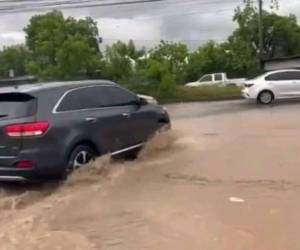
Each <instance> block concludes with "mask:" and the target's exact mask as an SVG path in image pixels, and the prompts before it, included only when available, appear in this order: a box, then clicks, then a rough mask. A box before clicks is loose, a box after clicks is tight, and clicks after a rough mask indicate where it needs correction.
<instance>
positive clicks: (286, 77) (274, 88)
mask: <svg viewBox="0 0 300 250" xmlns="http://www.w3.org/2000/svg"><path fill="white" fill-rule="evenodd" d="M242 94H243V96H244V97H245V98H247V99H253V100H257V101H258V102H259V103H261V104H270V103H272V102H273V101H274V100H276V99H287V98H300V70H297V69H286V70H277V71H271V72H268V73H265V74H263V75H260V76H258V77H256V78H254V79H252V80H248V81H246V82H245V85H244V88H243V90H242Z"/></svg>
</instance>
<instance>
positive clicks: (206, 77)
mask: <svg viewBox="0 0 300 250" xmlns="http://www.w3.org/2000/svg"><path fill="white" fill-rule="evenodd" d="M211 81H212V75H205V76H203V77H202V78H201V79H200V82H211Z"/></svg>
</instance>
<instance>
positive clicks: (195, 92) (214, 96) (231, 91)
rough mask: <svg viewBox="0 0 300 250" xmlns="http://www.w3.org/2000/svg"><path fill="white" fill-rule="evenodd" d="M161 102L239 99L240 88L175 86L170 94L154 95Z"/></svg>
mask: <svg viewBox="0 0 300 250" xmlns="http://www.w3.org/2000/svg"><path fill="white" fill-rule="evenodd" d="M156 97H157V99H158V100H159V101H160V102H162V103H176V102H199V101H221V100H234V99H240V98H242V97H241V89H240V88H239V87H236V86H226V87H224V86H202V87H195V88H187V87H183V86H180V87H177V88H176V89H175V90H174V92H173V94H172V95H169V96H156Z"/></svg>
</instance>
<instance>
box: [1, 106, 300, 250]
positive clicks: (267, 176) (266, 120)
mask: <svg viewBox="0 0 300 250" xmlns="http://www.w3.org/2000/svg"><path fill="white" fill-rule="evenodd" d="M218 105H220V106H222V105H221V104H218ZM192 106H193V107H192ZM192 106H187V107H185V106H183V107H182V106H179V110H180V112H181V115H183V114H184V115H185V116H184V119H178V120H176V121H175V122H174V127H175V131H172V132H169V133H166V134H162V135H160V136H159V137H156V138H154V139H153V141H152V142H151V143H150V144H149V145H148V146H147V147H146V149H145V151H144V152H143V153H142V154H141V157H140V158H139V159H138V160H136V161H133V162H120V161H119V162H116V161H111V159H110V158H109V157H103V158H101V159H99V160H98V161H97V162H96V163H95V164H93V165H91V166H89V167H86V168H83V169H81V170H80V171H77V172H75V173H74V175H73V176H71V177H70V179H69V180H68V181H67V182H65V183H52V184H46V185H43V186H36V185H33V186H26V187H24V186H15V185H6V186H5V187H3V188H2V190H1V192H0V249H1V250H6V249H7V250H15V249H16V250H20V249H25V250H27V249H28V250H29V249H30V250H33V249H41V250H48V249H49V250H50V249H51V250H53V249H54V250H55V249H63V250H71V249H72V250H73V249H78V250H89V249H97V250H102V249H104V250H140V249H154V250H164V249H172V250H182V249H188V250H199V249H200V250H202V249H203V250H298V249H300V241H299V239H298V238H299V237H298V230H299V228H300V219H299V209H300V199H299V196H300V177H299V176H300V169H299V165H300V154H299V148H300V140H299V138H300V130H299V124H300V116H298V115H297V114H298V110H299V109H298V106H289V105H286V106H281V107H278V108H268V109H251V110H247V111H243V112H239V113H235V112H233V113H230V112H229V111H228V110H229V108H227V111H228V112H226V113H225V114H219V112H216V110H215V109H217V108H218V107H216V105H215V104H214V106H213V108H214V112H213V113H214V115H207V114H208V113H209V105H206V106H205V112H206V113H205V114H206V115H205V117H202V118H201V117H200V118H193V116H190V117H188V113H190V112H186V110H193V112H195V113H197V112H198V106H197V105H195V104H192ZM172 109H173V111H172V112H174V113H176V107H173V108H172ZM180 112H179V113H180ZM216 113H217V115H216Z"/></svg>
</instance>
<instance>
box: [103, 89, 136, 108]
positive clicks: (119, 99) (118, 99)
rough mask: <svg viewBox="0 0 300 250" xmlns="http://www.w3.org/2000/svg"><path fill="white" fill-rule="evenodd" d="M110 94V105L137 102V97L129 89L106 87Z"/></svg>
mask: <svg viewBox="0 0 300 250" xmlns="http://www.w3.org/2000/svg"><path fill="white" fill-rule="evenodd" d="M106 91H107V92H108V95H109V96H110V102H111V103H110V106H125V105H131V104H136V103H137V97H136V96H135V95H134V94H132V93H130V92H129V91H127V90H125V89H122V88H119V87H107V88H106Z"/></svg>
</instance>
